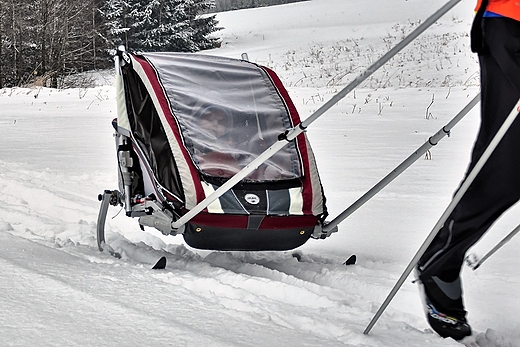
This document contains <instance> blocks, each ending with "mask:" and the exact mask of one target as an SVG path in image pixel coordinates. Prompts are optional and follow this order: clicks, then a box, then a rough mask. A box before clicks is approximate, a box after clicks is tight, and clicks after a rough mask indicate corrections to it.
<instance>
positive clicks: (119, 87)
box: [115, 74, 130, 131]
mask: <svg viewBox="0 0 520 347" xmlns="http://www.w3.org/2000/svg"><path fill="white" fill-rule="evenodd" d="M115 86H116V104H117V126H118V127H119V128H122V129H125V130H127V131H130V122H129V121H128V113H127V111H126V101H125V90H124V87H123V78H122V77H121V75H119V74H116V81H115Z"/></svg>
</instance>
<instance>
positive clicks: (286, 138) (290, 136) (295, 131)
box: [172, 0, 461, 229]
mask: <svg viewBox="0 0 520 347" xmlns="http://www.w3.org/2000/svg"><path fill="white" fill-rule="evenodd" d="M460 1H461V0H450V1H448V2H447V3H446V4H445V5H444V6H442V7H441V8H440V9H439V10H437V11H436V12H435V13H434V14H432V15H431V16H430V17H428V18H427V19H426V20H425V21H424V23H422V24H421V25H419V26H418V27H417V28H416V29H415V30H414V31H412V32H411V33H410V34H409V35H408V36H406V37H405V38H404V39H403V40H402V41H401V42H399V43H398V44H397V45H396V46H395V47H394V48H392V49H391V50H390V51H388V52H387V53H386V54H385V55H383V56H382V57H381V58H379V59H378V60H377V61H376V62H374V63H373V64H372V65H371V66H370V67H369V68H367V69H366V70H365V71H363V72H362V73H361V74H360V75H359V76H358V77H356V78H355V79H354V80H353V81H352V82H351V83H349V84H348V85H347V86H346V87H344V88H343V89H342V90H341V91H339V92H338V93H337V94H336V95H334V96H333V97H332V98H331V99H330V100H329V101H327V102H326V103H325V104H323V105H322V106H321V107H320V108H319V109H318V110H316V111H315V112H314V113H313V114H312V115H310V116H309V118H307V119H305V120H304V121H303V122H301V123H300V124H299V125H297V126H295V127H294V128H292V129H288V130H287V131H286V132H285V133H284V134H281V135H280V136H279V140H278V141H277V142H275V143H274V144H273V145H272V146H271V147H269V148H267V149H266V150H265V151H264V152H263V153H262V154H260V155H259V156H258V157H257V158H256V159H254V160H253V161H252V162H251V163H250V164H249V165H247V166H246V167H244V168H243V169H242V170H241V171H239V172H237V173H236V174H235V175H234V176H233V177H231V178H230V179H229V180H228V181H226V183H224V184H223V185H222V186H220V187H219V188H218V189H217V190H215V191H214V192H213V193H212V194H210V195H209V196H207V197H206V198H205V199H204V200H202V201H201V202H200V203H198V204H197V206H195V207H194V208H192V209H191V210H190V211H188V212H187V213H186V214H184V215H183V216H182V217H181V218H179V219H178V220H177V221H175V222H172V229H179V228H181V227H182V226H183V225H184V224H186V223H188V222H189V221H190V220H191V219H192V218H193V217H195V216H196V215H197V214H199V213H200V212H202V210H204V209H205V208H206V207H208V206H209V205H210V204H211V203H212V202H213V201H215V200H217V199H218V198H219V197H220V196H222V195H223V194H224V193H225V192H227V191H228V190H229V189H231V188H233V187H234V186H235V185H236V184H237V183H238V182H240V181H241V180H242V179H244V178H245V177H247V175H249V174H250V173H251V172H253V171H254V170H255V169H256V168H257V167H258V166H260V165H261V164H263V163H264V162H265V161H266V160H267V159H269V158H270V157H272V156H273V155H274V154H275V153H276V152H278V151H279V150H281V149H282V148H283V147H284V146H285V145H286V144H288V143H289V142H291V141H292V140H294V139H295V138H296V137H297V136H298V135H300V134H301V133H302V132H304V131H305V129H307V127H308V126H309V125H310V124H311V123H313V122H314V121H315V120H316V119H318V118H319V117H321V116H322V115H323V114H324V113H325V112H326V111H328V110H329V109H331V108H332V107H333V106H334V105H335V104H337V103H338V102H339V101H340V100H341V99H343V98H344V97H345V96H347V94H348V93H350V92H351V91H352V90H354V89H355V88H356V87H357V86H359V85H360V84H361V83H363V81H365V80H366V79H367V78H368V77H370V76H371V75H372V74H373V73H374V72H376V71H377V70H378V69H379V68H380V67H381V66H383V65H384V64H385V63H386V62H387V61H389V60H390V59H391V58H393V57H394V56H395V55H396V54H397V53H399V52H400V51H401V50H403V49H404V48H405V47H406V46H407V45H408V44H410V42H412V41H413V40H415V39H416V38H417V37H418V36H419V35H420V34H422V33H423V32H424V31H426V29H428V28H429V27H430V26H432V25H433V23H435V22H436V21H437V20H439V19H440V18H441V17H442V16H444V15H445V14H446V13H447V12H448V11H449V10H451V9H452V8H453V7H454V6H455V5H456V4H457V3H459V2H460Z"/></svg>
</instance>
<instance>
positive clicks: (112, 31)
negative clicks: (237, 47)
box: [102, 0, 220, 52]
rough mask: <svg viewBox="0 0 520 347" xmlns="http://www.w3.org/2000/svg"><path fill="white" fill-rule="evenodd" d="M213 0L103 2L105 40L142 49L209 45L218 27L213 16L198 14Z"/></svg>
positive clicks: (213, 42)
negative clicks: (105, 29)
mask: <svg viewBox="0 0 520 347" xmlns="http://www.w3.org/2000/svg"><path fill="white" fill-rule="evenodd" d="M214 4H215V2H214V0H126V1H125V0H116V1H107V2H106V5H105V6H104V7H103V10H102V12H103V14H104V17H105V19H106V22H107V28H108V33H107V35H108V37H107V41H108V42H110V43H112V44H113V46H115V45H117V44H118V43H124V44H125V45H126V46H127V48H129V49H133V50H142V51H174V52H195V51H199V50H201V49H208V48H213V47H215V46H216V45H217V44H218V39H217V38H214V37H211V36H210V34H212V33H214V32H215V31H218V30H220V28H218V27H217V25H218V22H217V20H216V19H215V15H208V16H201V13H203V12H204V11H207V10H208V9H210V8H212V7H213V6H214Z"/></svg>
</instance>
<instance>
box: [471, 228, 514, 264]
mask: <svg viewBox="0 0 520 347" xmlns="http://www.w3.org/2000/svg"><path fill="white" fill-rule="evenodd" d="M519 231H520V225H518V226H517V227H516V228H515V229H513V231H511V232H510V233H509V234H508V235H507V236H506V237H504V238H503V239H502V241H500V242H499V243H498V244H497V245H496V246H495V247H493V248H492V249H491V250H490V251H489V252H488V253H487V254H486V255H485V256H483V257H482V258H481V259H480V260H479V261H478V262H477V263H476V264H475V265H471V268H472V269H473V270H476V269H478V268H479V267H480V265H482V264H483V263H484V262H485V261H486V260H487V259H488V258H489V257H491V256H492V255H493V254H495V252H496V251H498V250H499V249H500V248H502V246H504V245H505V244H506V243H508V242H509V241H511V239H512V238H513V237H514V236H515V235H516V234H518V232H519Z"/></svg>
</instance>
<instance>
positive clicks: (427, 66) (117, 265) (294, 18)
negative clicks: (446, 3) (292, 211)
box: [0, 0, 520, 347]
mask: <svg viewBox="0 0 520 347" xmlns="http://www.w3.org/2000/svg"><path fill="white" fill-rule="evenodd" d="M324 4H326V5H327V6H325V7H323V5H324ZM349 4H350V5H349ZM349 4H346V2H345V1H344V0H313V1H308V2H304V3H299V4H290V5H285V6H279V7H272V8H265V9H255V10H242V11H234V12H229V13H222V14H219V19H220V20H221V23H222V24H223V26H225V27H226V29H225V30H223V32H222V35H223V47H222V48H221V49H219V50H216V51H213V52H211V53H212V54H220V55H226V56H230V57H239V56H240V53H242V52H244V51H246V52H248V53H249V56H250V59H251V60H253V61H256V62H259V63H261V64H266V65H268V66H270V67H272V68H274V70H275V71H277V72H278V73H279V74H280V76H281V78H282V80H283V81H284V83H285V84H286V86H287V87H288V89H289V92H290V93H291V95H292V97H293V100H294V102H295V104H296V107H297V108H298V110H299V112H300V114H301V116H302V118H305V117H306V116H307V115H309V114H311V112H313V111H314V110H315V109H316V108H318V107H319V106H320V105H321V104H322V103H323V102H324V101H326V100H327V99H328V98H329V97H330V96H332V95H333V94H334V93H335V92H337V90H338V87H341V85H342V83H346V81H348V80H349V79H352V78H353V77H354V76H355V74H356V73H358V72H360V71H361V70H362V69H363V68H364V67H366V65H367V64H369V63H371V62H373V61H374V59H375V56H377V55H380V54H381V53H384V52H385V50H386V49H387V48H388V45H391V44H392V43H395V42H397V40H399V38H400V36H401V35H402V33H404V32H405V31H410V30H411V29H412V28H414V27H415V26H416V25H417V20H419V19H424V18H425V17H426V16H427V15H429V14H430V13H431V12H433V10H435V9H436V7H437V6H438V4H435V3H432V4H427V5H426V4H425V3H424V1H419V0H409V1H406V2H403V1H397V0H393V2H392V4H389V3H388V0H384V1H383V0H378V1H373V2H370V3H367V2H366V1H361V0H353V1H352V3H349ZM428 6H429V7H431V8H426V7H428ZM432 6H433V7H432ZM472 6H473V4H472V3H470V2H467V1H464V2H463V3H462V4H461V5H460V6H459V7H461V8H456V9H455V10H454V11H453V12H452V13H451V14H450V15H448V16H446V18H444V19H443V20H441V22H440V23H439V24H436V25H435V26H434V27H433V28H432V29H431V30H430V31H429V32H428V33H427V34H426V35H424V36H423V37H424V38H423V39H420V40H419V41H418V42H417V43H416V44H415V45H414V47H413V48H412V49H410V50H408V51H405V52H404V53H403V54H402V55H400V56H399V57H397V58H396V60H394V61H393V62H391V63H390V64H391V65H390V66H388V67H385V68H384V69H383V70H382V71H381V72H380V73H379V74H376V75H375V76H374V78H372V79H370V80H369V81H368V82H367V83H366V84H365V85H364V86H363V88H359V89H357V90H356V91H355V92H354V93H352V95H349V96H348V97H346V98H345V100H343V101H342V102H341V103H339V104H338V105H337V106H336V107H335V108H334V109H333V110H332V111H331V112H330V115H328V116H327V117H325V118H323V119H320V120H319V121H318V122H316V124H313V125H312V128H310V129H309V130H308V135H309V138H310V140H311V144H312V145H313V149H314V151H315V154H316V157H317V161H318V166H319V167H320V174H321V176H322V180H323V184H324V187H325V193H326V194H327V197H328V206H329V210H330V212H331V215H332V216H335V215H336V214H337V213H339V212H341V210H342V209H343V208H345V207H346V205H347V204H348V203H350V202H352V201H354V200H355V199H357V198H358V197H359V196H360V195H361V194H363V193H364V192H366V190H367V189H369V188H371V186H372V185H373V184H375V183H376V182H377V181H378V180H379V179H380V178H382V177H384V175H386V174H387V173H388V172H389V171H390V170H391V169H393V168H394V167H395V166H396V165H397V164H398V163H399V162H400V161H401V160H403V159H404V158H405V157H406V156H408V155H409V154H410V153H411V152H413V150H415V149H416V148H417V147H418V146H419V145H421V144H422V143H423V142H424V141H425V140H426V139H427V138H428V137H429V136H431V135H432V134H433V133H434V132H436V131H437V130H439V129H440V128H441V127H442V126H443V125H444V124H446V123H447V122H448V121H449V119H451V117H452V116H453V115H454V114H455V113H456V112H457V111H458V110H460V109H461V108H462V107H463V106H464V105H465V104H466V103H467V102H468V101H469V98H471V97H473V95H475V93H476V92H477V87H476V84H475V76H478V67H477V66H476V65H475V64H476V63H475V58H474V57H473V56H471V54H470V53H468V52H467V51H466V50H467V42H466V41H465V40H467V36H465V34H464V33H465V32H466V30H467V28H468V23H469V21H470V17H471V8H472ZM332 8H334V11H331V9H332ZM381 8H384V9H385V10H384V11H381V10H380V9H381ZM321 12H323V13H322V17H320V13H321ZM404 13H407V14H406V16H404ZM345 18H347V19H348V23H345ZM367 18H370V19H371V21H372V22H371V23H368V22H367ZM255 23H256V24H255ZM302 23H305V24H306V25H307V26H303V24H302ZM252 26H253V27H254V29H253V28H252ZM382 38H383V39H382ZM432 46H434V50H433V53H428V51H429V50H430V48H432ZM341 47H344V49H341ZM345 47H346V48H348V49H345ZM409 65H411V67H410V68H409V69H406V66H409ZM343 71H349V74H344V73H343ZM432 72H433V73H432ZM432 74H433V76H432ZM446 83H447V84H446ZM450 83H451V84H450ZM445 85H449V87H446V86H445ZM383 86H384V87H385V88H382V87H383ZM432 101H434V103H433V105H432V107H431V108H430V109H428V110H429V111H430V114H428V113H427V112H426V118H427V119H425V110H426V109H427V107H428V105H429V104H430V102H432ZM114 114H115V100H114V91H113V88H112V87H108V86H100V87H96V88H89V89H71V90H51V89H47V88H13V89H3V90H0V197H1V201H2V204H0V307H2V310H0V339H1V340H2V345H5V346H27V345H32V346H64V345H67V346H174V345H175V346H352V347H365V346H367V347H378V346H381V347H382V346H385V347H388V346H405V347H412V346H413V347H416V346H439V345H443V346H460V344H459V343H457V342H455V341H452V340H443V339H441V338H439V337H438V336H437V335H435V334H434V333H432V332H431V331H430V330H429V328H428V326H427V324H426V322H425V319H424V317H423V314H422V308H421V305H420V302H419V296H418V293H417V288H416V287H415V285H414V284H412V283H411V278H409V279H408V280H407V281H406V283H405V284H404V285H403V288H402V289H401V290H400V292H399V293H398V294H397V296H396V297H395V299H394V300H393V302H392V304H391V305H390V307H389V308H388V309H387V310H386V311H385V313H384V314H383V316H382V317H381V319H380V321H379V322H378V323H377V325H376V326H375V328H374V329H373V331H372V332H371V334H370V335H368V336H365V335H363V334H362V331H363V330H364V328H365V326H366V325H367V324H368V322H369V321H370V319H371V318H372V316H373V314H374V313H375V312H376V310H377V309H378V308H379V305H380V304H381V302H382V301H383V300H384V298H385V296H386V295H387V294H388V292H389V291H390V289H391V287H392V286H393V285H394V284H395V281H396V280H397V278H398V276H399V274H400V273H401V272H402V271H403V269H404V267H405V265H406V262H407V261H409V259H411V257H412V256H413V252H414V251H415V250H416V249H418V247H419V245H420V243H421V242H422V240H423V239H424V238H425V236H426V233H427V232H429V230H430V228H431V227H432V226H433V224H434V223H435V221H436V218H438V217H439V215H440V214H441V212H442V211H443V209H444V208H445V206H446V205H447V203H448V202H449V197H450V196H451V194H452V192H453V190H454V188H455V187H456V185H457V184H458V182H459V180H460V177H461V176H462V173H463V172H464V170H465V165H466V163H467V157H468V151H469V149H470V146H471V143H472V141H473V138H474V133H475V131H476V129H477V128H478V122H476V120H477V119H478V117H477V115H476V112H473V113H472V115H469V116H468V119H467V120H464V121H463V122H461V124H460V125H458V126H457V128H456V129H454V131H453V133H454V134H453V136H452V138H450V139H446V140H443V143H442V144H440V145H439V146H437V147H438V148H435V149H432V153H431V154H432V160H419V161H418V162H417V163H416V164H414V166H412V167H411V168H410V169H409V170H408V171H407V172H406V173H405V174H403V176H402V178H399V179H397V180H396V181H395V182H394V183H392V184H391V185H390V186H389V187H388V188H386V189H385V190H384V191H382V192H381V193H380V194H378V195H377V196H376V197H375V198H374V199H373V200H372V201H371V202H369V203H368V204H367V205H366V207H363V208H362V209H360V211H359V212H356V213H355V214H353V215H352V216H351V217H349V218H348V219H347V220H346V221H345V222H344V223H342V224H340V232H339V233H338V234H335V235H332V237H331V238H330V239H327V240H323V241H322V240H320V241H314V240H310V241H309V243H308V244H306V245H305V246H303V247H302V248H301V249H299V250H297V251H296V252H297V253H298V254H299V256H300V258H301V261H298V260H297V259H296V258H295V257H293V255H292V253H293V252H256V253H251V252H209V251H196V250H192V249H190V248H188V247H186V246H184V245H183V242H182V238H180V237H165V236H162V235H160V234H159V233H158V232H155V231H152V230H149V229H147V230H146V232H142V231H140V230H139V228H138V226H137V221H136V220H131V219H129V218H126V217H125V216H124V213H119V212H120V211H118V209H117V208H113V207H111V208H110V209H109V213H108V219H107V227H106V230H107V233H106V238H107V243H108V244H110V246H111V247H113V248H114V249H115V250H116V251H117V252H119V253H120V254H121V255H122V259H116V258H114V257H112V256H110V255H109V254H108V253H106V252H104V253H101V252H99V251H98V250H97V244H96V240H95V235H96V219H97V213H98V209H99V202H98V201H97V199H96V197H97V194H98V193H101V192H102V191H103V189H114V188H116V186H115V185H116V182H117V176H116V175H117V172H116V167H115V151H114V148H113V147H114V146H113V138H112V133H111V126H110V121H111V120H112V118H113V117H114ZM459 129H461V130H459ZM331 142H333V143H334V148H340V149H341V150H340V151H331ZM444 142H447V143H446V144H444ZM515 211H516V212H518V208H516V209H514V210H513V212H510V213H508V215H507V216H505V217H504V218H502V219H501V221H499V222H498V223H497V225H496V226H495V227H494V229H495V230H496V232H494V234H493V235H490V237H489V240H488V239H485V240H483V241H482V242H481V246H482V247H481V248H478V247H477V248H476V251H478V252H481V253H482V252H483V251H485V250H487V249H489V248H490V247H489V246H492V245H493V244H495V243H496V242H497V240H500V238H501V237H503V234H505V233H507V232H508V231H510V230H511V229H512V227H514V226H515V225H516V223H518V221H517V220H516V219H515V215H518V213H516V214H515ZM519 245H520V243H519V242H518V240H513V241H511V243H510V244H509V245H508V246H506V247H504V249H503V250H501V251H500V253H499V255H496V256H494V257H493V258H492V259H490V260H489V261H488V262H487V263H486V264H485V265H483V267H482V268H481V269H479V270H478V271H476V272H469V271H467V269H465V271H464V273H463V280H464V285H465V286H464V288H465V291H466V296H465V299H466V303H467V306H468V308H469V312H470V314H469V319H470V322H471V323H472V325H473V327H474V328H475V330H476V332H477V333H476V336H475V340H476V341H477V342H478V344H479V346H481V347H518V346H520V343H519V342H518V340H520V335H519V333H518V331H519V330H520V329H519V327H520V326H519V324H518V318H517V315H518V310H520V306H519V303H518V299H517V298H516V296H515V294H514V293H516V292H517V289H518V285H519V284H520V280H519V279H518V271H517V266H518V264H517V256H516V253H515V247H516V249H518V246H519ZM352 253H356V254H357V255H358V264H356V265H351V266H345V265H343V262H344V261H345V259H346V258H347V257H348V256H350V254H352ZM161 256H165V257H166V258H167V259H168V264H167V267H166V269H165V270H151V269H150V267H151V264H153V263H154V262H155V261H156V260H157V259H159V258H160V257H161ZM504 317H506V318H504ZM488 327H489V328H490V329H488Z"/></svg>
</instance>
